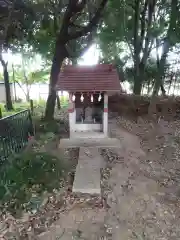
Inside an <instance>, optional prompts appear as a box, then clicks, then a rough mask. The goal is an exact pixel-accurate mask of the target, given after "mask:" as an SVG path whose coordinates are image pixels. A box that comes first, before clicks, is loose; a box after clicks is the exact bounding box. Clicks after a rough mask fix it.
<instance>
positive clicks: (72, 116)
mask: <svg viewBox="0 0 180 240" xmlns="http://www.w3.org/2000/svg"><path fill="white" fill-rule="evenodd" d="M72 97H73V94H72V93H69V106H68V112H69V132H70V136H71V134H72V132H73V131H74V129H75V123H76V112H75V103H74V102H73V100H72Z"/></svg>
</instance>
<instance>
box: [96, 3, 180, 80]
mask: <svg viewBox="0 0 180 240" xmlns="http://www.w3.org/2000/svg"><path fill="white" fill-rule="evenodd" d="M171 1H172V0H171ZM171 1H165V0H158V1H155V3H156V4H155V8H154V10H153V9H152V8H151V5H147V6H148V7H147V8H146V5H145V3H146V2H147V3H148V4H153V1H142V0H137V1H135V0H133V1H132V0H127V1H118V0H109V2H108V6H107V8H106V11H105V17H104V23H103V24H102V27H101V28H100V31H99V34H98V42H99V46H100V50H101V62H108V63H114V64H115V65H116V66H117V68H118V70H119V75H120V79H121V81H122V80H124V79H125V80H128V81H129V82H130V83H134V82H135V81H139V79H140V78H142V81H145V82H147V81H149V79H150V78H151V79H152V81H154V77H155V75H156V76H157V72H158V70H157V68H158V66H157V63H156V59H155V58H156V57H157V56H156V51H155V50H156V41H157V43H158V50H159V49H160V48H161V46H162V45H163V44H164V41H165V39H166V38H167V36H168V34H169V33H168V28H169V26H170V22H171V19H170V16H171V11H172V4H171ZM150 2H151V3H150ZM137 3H139V8H138V4H137ZM174 3H175V1H174ZM179 5H180V2H179V1H178V9H177V11H179V10H180V8H179ZM152 11H154V12H153V14H152V16H153V17H152V21H151V20H150V18H149V16H150V14H151V12H152ZM136 13H138V14H137V15H138V19H137V21H136ZM172 16H173V18H175V17H176V14H175V13H174V14H173V15H172ZM179 16H180V14H178V16H177V19H176V23H175V24H174V25H173V28H172V29H171V32H170V37H169V39H168V41H169V42H168V44H169V43H170V46H171V48H170V49H169V51H170V52H173V48H172V46H178V43H179V42H180V35H179V32H180V31H179V26H180V17H179ZM148 24H149V25H148ZM135 36H136V39H135ZM135 40H136V41H135ZM147 40H148V44H147V46H148V48H147V49H148V51H146V48H145V44H146V41H147ZM143 57H144V59H145V60H144V59H143ZM159 57H160V58H161V55H160V56H159ZM152 58H154V59H155V64H153V69H152V67H151V66H150V65H151V64H150V63H149V61H151V59H152ZM136 63H137V66H136ZM141 63H142V64H141ZM133 65H134V66H135V67H137V68H138V70H139V71H141V72H140V73H138V75H137V76H136V75H135V72H134V67H133ZM140 68H141V69H140ZM139 71H137V72H139ZM151 74H152V75H151ZM141 75H142V76H141ZM150 75H151V76H150Z"/></svg>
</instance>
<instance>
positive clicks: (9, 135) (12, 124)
mask: <svg viewBox="0 0 180 240" xmlns="http://www.w3.org/2000/svg"><path fill="white" fill-rule="evenodd" d="M31 136H34V129H33V124H32V118H31V113H30V111H29V110H24V111H21V112H19V113H17V114H14V115H12V116H9V117H5V118H2V119H0V164H2V162H3V161H4V160H6V159H7V158H8V157H9V156H10V155H12V154H14V153H18V152H20V151H21V150H22V149H24V147H25V146H26V145H27V143H28V140H29V137H31Z"/></svg>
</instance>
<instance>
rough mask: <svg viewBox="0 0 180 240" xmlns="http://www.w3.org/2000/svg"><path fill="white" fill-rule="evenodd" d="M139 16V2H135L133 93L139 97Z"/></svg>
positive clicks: (137, 0)
mask: <svg viewBox="0 0 180 240" xmlns="http://www.w3.org/2000/svg"><path fill="white" fill-rule="evenodd" d="M139 14H140V0H136V1H135V12H134V43H133V44H134V88H133V93H134V94H137V95H140V94H141V88H142V84H141V82H140V79H139V64H140V56H139V55H140V42H139V35H138V29H139Z"/></svg>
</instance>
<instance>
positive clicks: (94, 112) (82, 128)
mask: <svg viewBox="0 0 180 240" xmlns="http://www.w3.org/2000/svg"><path fill="white" fill-rule="evenodd" d="M105 95H106V94H105V93H101V92H95V93H77V92H76V93H71V94H70V96H69V98H70V104H71V109H73V111H71V112H70V113H69V123H70V135H71V133H73V132H102V133H103V132H104V125H107V121H104V114H107V113H104V96H105ZM105 129H107V127H105Z"/></svg>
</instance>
